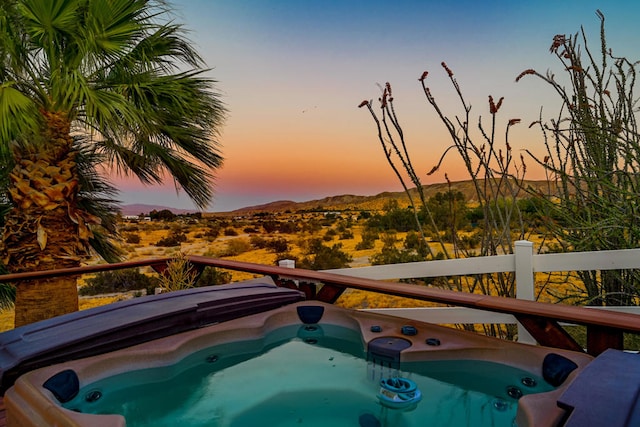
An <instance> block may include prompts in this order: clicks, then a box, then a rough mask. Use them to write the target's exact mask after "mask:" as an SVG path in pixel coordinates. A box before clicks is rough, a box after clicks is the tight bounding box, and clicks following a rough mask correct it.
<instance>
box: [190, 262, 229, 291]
mask: <svg viewBox="0 0 640 427" xmlns="http://www.w3.org/2000/svg"><path fill="white" fill-rule="evenodd" d="M230 282H231V273H229V272H228V271H223V270H220V269H218V268H215V267H205V268H204V270H202V273H201V274H200V276H199V277H198V279H197V280H196V283H195V287H202V286H216V285H224V284H226V283H230Z"/></svg>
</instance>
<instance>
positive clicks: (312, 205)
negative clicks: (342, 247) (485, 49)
mask: <svg viewBox="0 0 640 427" xmlns="http://www.w3.org/2000/svg"><path fill="white" fill-rule="evenodd" d="M524 185H525V186H527V187H529V188H531V189H533V190H541V191H544V192H546V191H548V186H549V182H548V181H525V182H524ZM423 188H424V193H425V197H426V198H427V199H428V198H430V197H433V196H434V195H436V194H437V193H439V192H440V193H444V192H446V191H448V190H451V191H459V192H461V193H462V194H464V197H465V199H466V200H467V202H468V203H474V202H477V201H478V200H477V199H478V198H477V195H476V190H475V187H474V184H473V181H471V180H467V181H456V182H451V183H437V184H429V185H425V186H424V187H423ZM410 193H411V194H412V197H413V198H414V200H417V198H418V192H417V189H416V188H413V189H411V190H410ZM527 196H528V195H527V193H526V192H524V191H521V197H523V198H524V197H527ZM391 199H395V200H397V201H398V203H399V204H400V205H401V206H407V205H408V204H409V198H408V197H407V194H406V193H405V192H404V191H397V192H392V191H387V192H383V193H380V194H376V195H373V196H357V195H352V194H343V195H340V196H329V197H325V198H322V199H316V200H310V201H306V202H294V201H291V200H278V201H274V202H270V203H265V204H261V205H255V206H247V207H244V208H240V209H236V210H233V211H230V212H215V213H213V214H216V215H234V216H238V215H252V214H255V213H260V212H269V213H276V212H287V211H289V212H297V211H301V210H376V209H381V208H382V207H383V206H384V205H385V203H386V202H387V201H389V200H391ZM164 209H167V210H170V211H171V212H173V213H174V214H176V215H180V214H187V213H194V212H196V211H195V210H189V209H176V208H171V207H166V206H157V205H144V204H134V205H123V206H122V208H121V212H122V214H123V215H138V214H140V213H145V214H147V213H149V212H151V211H153V210H156V211H161V210H164Z"/></svg>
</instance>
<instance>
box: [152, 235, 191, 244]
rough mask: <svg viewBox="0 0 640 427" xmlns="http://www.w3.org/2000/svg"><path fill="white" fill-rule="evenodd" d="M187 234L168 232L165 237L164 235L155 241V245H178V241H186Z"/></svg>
mask: <svg viewBox="0 0 640 427" xmlns="http://www.w3.org/2000/svg"><path fill="white" fill-rule="evenodd" d="M186 241H187V236H186V235H185V234H184V233H182V232H178V233H174V232H172V233H170V234H169V235H168V236H167V237H164V238H162V239H160V240H158V241H157V242H156V246H162V247H172V246H180V243H183V242H186Z"/></svg>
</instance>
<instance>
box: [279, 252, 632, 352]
mask: <svg viewBox="0 0 640 427" xmlns="http://www.w3.org/2000/svg"><path fill="white" fill-rule="evenodd" d="M283 266H290V265H283ZM635 268H638V269H640V249H621V250H612V251H597V252H572V253H558V254H534V253H533V243H532V242H530V241H527V240H520V241H517V242H515V245H514V254H513V255H496V256H487V257H474V258H464V259H449V260H438V261H422V262H412V263H405V264H390V265H377V266H370V267H360V268H343V269H334V270H325V271H327V272H330V273H338V274H343V275H347V276H353V277H363V278H367V279H379V280H387V279H396V280H397V279H411V278H421V277H440V276H459V275H473V274H484V273H497V272H514V273H515V281H516V297H517V298H519V299H525V300H533V299H534V296H535V279H534V275H535V273H537V272H546V273H553V272H569V271H586V270H624V269H635ZM594 308H595V307H594ZM603 309H606V310H618V311H626V312H630V313H635V314H640V307H615V308H613V307H606V308H603ZM371 310H375V311H378V312H384V313H387V314H391V315H395V316H401V317H406V318H410V319H415V320H421V321H428V322H431V323H505V324H509V323H518V322H517V321H516V319H515V317H513V316H512V315H508V314H501V313H493V312H487V311H482V310H474V309H470V308H462V307H438V308H380V309H371ZM518 339H519V341H521V342H529V343H534V342H535V340H534V339H533V338H532V337H531V335H529V333H528V332H527V331H526V330H525V329H524V328H523V327H522V326H521V325H519V324H518Z"/></svg>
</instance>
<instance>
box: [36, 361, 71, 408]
mask: <svg viewBox="0 0 640 427" xmlns="http://www.w3.org/2000/svg"><path fill="white" fill-rule="evenodd" d="M42 387H44V388H46V389H47V390H49V391H50V392H51V393H53V395H54V396H55V397H56V399H58V400H59V401H60V403H66V402H68V401H70V400H71V399H73V398H74V397H76V395H77V394H78V392H79V391H80V380H78V375H77V374H76V373H75V371H73V370H71V369H67V370H65V371H61V372H58V373H57V374H55V375H54V376H52V377H51V378H49V379H48V380H47V381H45V383H44V384H42Z"/></svg>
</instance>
